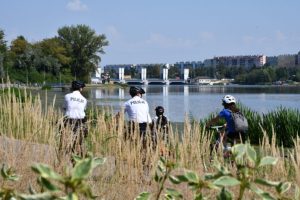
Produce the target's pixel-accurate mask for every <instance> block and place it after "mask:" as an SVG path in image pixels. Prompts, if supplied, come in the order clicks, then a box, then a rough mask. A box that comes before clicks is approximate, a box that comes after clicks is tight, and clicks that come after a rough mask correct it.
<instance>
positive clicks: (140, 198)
mask: <svg viewBox="0 0 300 200" xmlns="http://www.w3.org/2000/svg"><path fill="white" fill-rule="evenodd" d="M148 199H150V193H149V192H142V193H140V194H139V196H137V197H136V198H135V200H148Z"/></svg>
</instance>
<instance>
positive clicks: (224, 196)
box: [217, 187, 232, 200]
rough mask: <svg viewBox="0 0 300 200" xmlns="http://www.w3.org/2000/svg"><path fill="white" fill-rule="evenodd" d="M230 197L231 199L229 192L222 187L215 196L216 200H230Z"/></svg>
mask: <svg viewBox="0 0 300 200" xmlns="http://www.w3.org/2000/svg"><path fill="white" fill-rule="evenodd" d="M231 199H232V195H231V193H230V192H229V191H228V190H226V189H225V188H224V187H223V188H222V190H221V192H220V194H219V195H218V196H217V200H231Z"/></svg>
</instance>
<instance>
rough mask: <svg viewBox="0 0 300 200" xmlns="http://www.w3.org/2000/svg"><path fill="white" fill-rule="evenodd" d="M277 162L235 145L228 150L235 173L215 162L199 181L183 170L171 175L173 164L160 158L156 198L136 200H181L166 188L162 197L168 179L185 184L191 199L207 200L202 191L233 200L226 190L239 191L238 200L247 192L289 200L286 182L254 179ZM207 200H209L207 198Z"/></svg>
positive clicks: (269, 199)
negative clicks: (230, 151) (213, 192)
mask: <svg viewBox="0 0 300 200" xmlns="http://www.w3.org/2000/svg"><path fill="white" fill-rule="evenodd" d="M277 161H278V159H277V158H274V157H271V156H265V157H260V156H259V155H257V153H256V151H255V150H254V148H253V147H252V146H250V144H237V145H235V146H233V147H232V165H231V166H232V167H233V168H236V172H235V173H234V172H232V171H231V170H229V169H228V168H227V167H225V166H222V165H221V164H220V163H219V162H218V161H215V163H214V167H215V172H214V173H207V174H205V175H204V176H203V177H200V176H198V175H197V174H196V173H195V172H193V171H189V170H186V171H185V172H184V173H183V174H181V175H175V176H174V175H172V174H171V172H172V170H173V169H174V168H175V166H176V165H175V164H174V163H171V164H170V163H169V162H168V161H165V160H164V159H163V158H161V160H160V161H159V163H158V166H157V171H156V174H155V177H154V180H155V181H156V182H157V183H158V185H159V190H158V192H157V193H156V194H154V195H151V194H150V193H148V192H143V193H141V194H140V195H139V196H138V197H137V198H136V199H137V200H148V199H150V198H151V197H155V198H154V199H160V197H161V196H164V197H165V199H183V196H182V194H181V193H180V192H179V191H177V190H175V189H171V188H166V190H165V194H164V195H162V192H163V191H164V184H165V182H166V180H167V179H168V180H169V181H170V182H171V183H173V184H182V183H185V184H187V185H188V186H189V189H190V190H191V191H192V192H193V193H194V199H195V200H200V199H208V197H206V196H204V190H217V191H219V192H218V194H217V195H216V198H217V199H220V200H221V199H222V200H230V199H233V194H232V192H231V191H230V190H229V188H230V187H233V186H235V187H239V193H238V196H237V199H238V200H241V199H243V198H244V195H245V191H246V190H248V191H250V192H252V193H255V194H256V195H258V196H259V197H260V198H262V199H267V200H274V199H278V200H290V199H292V198H290V197H287V195H286V193H287V191H288V190H289V189H290V188H291V185H292V184H291V183H290V182H286V181H281V182H276V181H271V180H267V179H264V178H263V177H257V176H258V175H257V174H260V173H259V171H261V170H264V169H265V168H266V167H269V166H272V165H276V163H277ZM265 187H269V188H271V189H272V188H273V189H274V192H272V193H271V192H267V191H265V190H263V189H262V188H265ZM295 187H296V190H295V199H297V198H298V197H299V189H298V187H297V186H295ZM209 199H211V197H209Z"/></svg>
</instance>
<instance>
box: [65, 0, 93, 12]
mask: <svg viewBox="0 0 300 200" xmlns="http://www.w3.org/2000/svg"><path fill="white" fill-rule="evenodd" d="M67 9H68V10H71V11H85V10H87V9H88V7H87V5H85V4H84V3H82V2H81V1H80V0H71V1H69V2H68V4H67Z"/></svg>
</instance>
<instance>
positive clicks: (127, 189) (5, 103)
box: [0, 92, 300, 199]
mask: <svg viewBox="0 0 300 200" xmlns="http://www.w3.org/2000/svg"><path fill="white" fill-rule="evenodd" d="M16 95H17V94H16ZM16 95H13V93H12V92H11V93H10V92H9V93H8V94H7V95H1V96H0V105H1V106H0V137H1V140H0V142H1V145H0V160H1V163H6V164H7V165H8V166H11V167H12V168H13V169H15V170H16V173H17V174H20V175H22V176H21V177H20V179H19V181H18V182H15V183H10V184H9V185H10V186H12V187H13V186H14V187H15V188H18V190H19V191H20V192H22V193H28V188H29V185H31V188H32V189H31V191H33V190H35V191H39V188H40V187H39V185H40V184H38V183H37V182H36V178H38V177H39V174H36V173H34V172H32V171H31V170H30V166H31V165H32V164H33V163H35V162H39V163H45V164H48V165H49V166H51V168H53V169H54V170H55V171H56V172H57V173H58V174H65V173H66V171H67V172H68V170H66V168H68V167H67V166H69V169H70V168H71V165H72V163H71V162H70V156H71V155H61V154H59V153H58V152H59V151H58V146H59V145H58V141H59V127H60V126H61V125H62V117H63V114H62V113H61V112H60V111H59V110H56V109H55V107H54V105H55V99H53V100H52V99H51V100H48V101H50V103H45V104H42V103H41V100H40V97H39V96H36V97H33V96H31V95H30V94H28V95H27V94H26V95H25V97H26V98H25V100H24V101H20V100H19V98H16ZM90 110H91V112H92V113H90V114H89V116H90V117H89V119H88V124H87V125H88V128H89V135H88V137H87V139H86V147H87V149H88V151H90V152H92V153H93V155H95V156H97V157H105V158H106V160H107V162H105V164H103V165H102V166H101V167H100V168H95V170H94V172H93V173H92V176H91V178H89V179H87V180H86V181H87V184H88V185H89V186H90V187H91V190H92V191H93V194H95V195H97V196H99V197H100V199H101V198H103V199H134V198H135V197H137V196H138V194H140V193H141V192H143V191H146V192H149V193H152V194H157V192H159V191H160V190H161V194H164V193H165V192H166V191H170V190H167V189H166V188H169V187H171V182H170V180H165V182H164V187H163V188H162V187H161V184H158V182H157V180H160V179H157V178H159V177H157V178H156V179H153V178H152V177H156V176H155V174H156V169H157V164H158V163H159V160H160V158H161V157H164V159H165V160H167V161H168V162H172V163H176V166H177V167H176V169H174V170H172V173H171V175H174V176H176V175H180V174H185V177H186V178H187V179H184V178H183V179H180V181H181V182H182V183H188V182H189V181H193V180H196V179H197V178H196V179H194V178H193V177H195V176H194V175H193V173H191V174H190V175H191V176H189V174H186V170H185V169H189V170H192V171H194V172H195V174H197V176H196V177H204V175H207V174H209V173H213V174H214V173H215V172H216V171H215V168H214V166H216V165H215V164H216V163H215V162H212V161H211V159H212V156H211V153H210V145H211V142H212V141H211V138H212V134H213V133H211V132H210V131H208V130H205V129H203V128H201V126H199V123H196V122H193V123H191V122H190V121H189V120H188V119H186V121H185V123H184V128H183V130H182V131H180V132H179V131H178V130H177V129H176V128H171V129H170V133H169V141H168V142H167V143H166V142H164V141H163V140H162V139H161V137H159V139H158V143H157V146H156V148H154V147H153V144H151V143H150V140H148V143H147V146H146V147H143V145H142V143H141V142H140V140H139V137H138V134H137V133H133V138H132V140H125V138H124V134H125V131H126V130H127V129H126V124H125V122H124V116H122V115H121V116H120V118H115V117H114V116H113V115H110V114H109V113H111V112H110V111H109V110H99V109H96V108H92V109H90ZM282 112H286V114H282ZM277 113H278V114H276V113H274V114H273V115H270V116H269V118H270V119H269V122H270V123H271V124H268V126H267V125H265V124H261V125H259V124H256V125H252V126H250V129H253V128H255V130H259V129H261V132H262V133H263V134H262V135H261V138H260V140H259V142H258V145H256V147H255V151H256V155H257V157H259V158H262V157H264V156H273V157H276V158H277V163H276V165H272V166H265V167H262V168H261V169H259V170H258V171H255V173H256V175H257V176H259V177H261V178H262V179H264V180H271V181H270V182H269V181H265V182H264V184H265V185H263V184H262V187H261V188H262V190H263V191H266V192H270V194H276V188H275V190H274V187H275V186H274V187H268V186H270V185H272V184H273V185H276V184H275V182H276V183H277V182H278V183H280V182H282V183H286V182H288V183H287V185H286V184H285V186H290V185H291V189H290V190H288V191H286V192H285V193H284V197H285V198H290V199H294V193H295V190H296V189H295V188H297V187H296V186H297V185H298V186H299V185H300V171H299V169H300V138H299V137H298V136H297V135H298V134H299V129H298V130H297V129H296V126H295V127H290V128H294V129H293V131H295V132H294V134H295V135H294V138H292V139H291V142H292V143H293V148H289V149H285V148H282V147H281V146H279V145H278V144H281V142H279V141H278V140H279V139H280V138H278V137H277V134H282V137H283V138H284V139H283V140H286V137H287V136H286V134H285V133H284V132H282V133H281V132H276V131H277V129H275V127H276V126H275V124H272V123H279V122H280V120H288V122H287V123H289V126H294V124H293V123H294V122H290V120H291V118H288V119H285V118H286V117H289V116H291V117H295V116H296V117H298V118H296V119H295V120H298V124H299V112H294V111H289V110H285V109H284V108H281V109H279V110H278V111H277ZM250 114H253V118H255V117H254V116H256V115H255V114H254V113H253V112H249V114H247V115H250ZM92 116H93V117H92ZM276 117H279V119H278V120H275V118H276ZM280 117H281V118H280ZM264 122H265V121H264ZM266 123H267V122H266ZM272 126H273V127H274V128H273V129H272ZM291 130H292V129H291ZM65 131H66V133H67V134H68V135H70V136H71V135H72V132H71V131H70V130H68V129H66V130H65ZM279 131H285V129H279ZM149 134H150V133H149ZM269 136H271V137H269ZM253 138H255V136H253ZM250 139H251V137H250ZM251 152H253V151H252V150H251ZM222 155H223V154H222V152H217V153H216V154H214V161H216V162H218V163H219V165H218V166H219V167H221V168H219V169H220V170H221V169H222V170H225V169H226V170H228V175H229V174H232V175H234V174H238V173H239V170H241V169H239V168H238V166H235V165H231V164H230V162H228V161H226V159H224V158H223V156H222ZM251 155H254V154H251ZM251 158H254V157H251ZM247 163H248V162H247ZM247 163H246V164H247ZM248 164H249V165H248ZM248 164H247V167H251V166H252V164H251V163H250V162H249V163H248ZM226 170H225V171H226ZM226 173H227V171H226ZM251 173H252V172H251ZM162 176H164V175H160V177H162ZM197 180H198V179H197ZM201 180H202V179H201ZM44 181H45V180H44ZM272 181H273V182H272ZM0 182H1V184H2V183H3V180H2V179H1V180H0ZM188 184H189V183H188ZM189 185H190V186H193V184H192V185H191V184H189ZM228 187H229V186H226V187H225V188H226V191H227V190H230V191H231V193H232V195H233V198H234V199H235V198H237V197H239V196H240V195H239V194H240V189H239V187H236V186H232V187H230V188H228ZM243 187H244V186H243ZM172 188H173V186H172ZM195 188H196V187H195ZM278 188H279V189H278V191H281V192H282V191H285V189H284V188H285V187H283V189H282V188H281V187H279V186H278ZM174 189H176V190H178V191H180V192H181V194H182V195H183V196H184V199H193V196H194V194H195V193H194V191H193V190H190V189H189V188H188V187H187V186H186V185H184V184H179V185H175V186H174ZM243 190H244V191H243V194H244V196H245V198H244V199H255V198H259V195H258V194H257V193H256V192H253V191H252V190H248V189H245V187H244V189H243ZM174 194H175V193H174ZM224 194H227V193H226V192H224ZM280 194H281V193H279V194H278V195H280ZM203 195H204V196H206V197H208V198H209V199H216V197H217V196H218V195H219V192H216V191H215V190H203ZM246 197H247V198H246ZM278 197H280V196H278ZM178 198H179V197H178ZM276 198H277V197H276ZM269 199H271V198H269ZM281 199H283V198H281Z"/></svg>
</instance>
